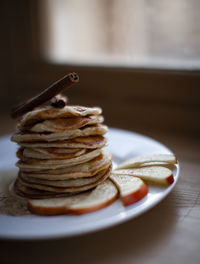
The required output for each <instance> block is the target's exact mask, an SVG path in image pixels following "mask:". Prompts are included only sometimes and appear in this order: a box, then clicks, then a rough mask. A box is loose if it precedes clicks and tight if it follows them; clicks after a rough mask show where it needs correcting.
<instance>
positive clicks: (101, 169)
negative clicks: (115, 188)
mask: <svg viewBox="0 0 200 264" xmlns="http://www.w3.org/2000/svg"><path fill="white" fill-rule="evenodd" d="M101 113H102V110H101V109H100V108H97V107H82V106H65V107H64V108H54V107H52V106H46V107H42V108H38V109H36V110H33V111H31V112H28V113H27V114H25V115H24V116H23V117H22V119H21V120H20V121H19V123H18V125H17V131H16V133H15V134H14V135H13V136H12V138H11V140H12V141H14V142H17V143H18V144H19V146H20V147H19V149H18V151H17V157H18V158H19V161H18V162H17V166H18V167H19V174H18V177H17V180H16V182H15V186H14V188H15V191H16V193H17V194H19V195H21V196H25V197H27V198H38V199H40V198H50V197H64V196H68V195H73V194H76V193H79V192H83V191H87V190H89V189H92V188H94V187H95V186H97V185H98V184H100V183H102V182H103V181H105V180H106V179H107V178H108V177H109V175H110V173H111V169H112V157H111V155H110V153H109V152H108V151H106V150H103V149H102V148H103V147H104V146H105V144H106V139H105V137H104V134H105V133H106V132H107V131H108V128H107V126H105V125H103V124H102V123H103V121H104V119H103V116H102V115H101Z"/></svg>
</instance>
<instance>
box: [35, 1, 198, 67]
mask: <svg viewBox="0 0 200 264" xmlns="http://www.w3.org/2000/svg"><path fill="white" fill-rule="evenodd" d="M40 4H41V17H42V21H43V23H42V24H43V26H42V31H41V32H42V34H41V37H42V47H43V52H44V53H45V56H46V57H47V58H48V59H49V60H51V61H53V62H56V63H72V64H87V65H88V64H90V65H91V64H95V65H108V66H115V65H117V66H133V67H147V68H169V69H171V68H172V69H173V68H175V69H177V68H178V69H199V68H200V17H199V10H200V1H198V0H190V1H188V0H169V1H158V0H152V1H149V0H84V1H82V0H56V1H54V0H45V1H41V2H40Z"/></svg>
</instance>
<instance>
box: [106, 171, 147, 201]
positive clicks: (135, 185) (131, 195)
mask: <svg viewBox="0 0 200 264" xmlns="http://www.w3.org/2000/svg"><path fill="white" fill-rule="evenodd" d="M110 179H111V180H112V181H113V182H114V183H115V184H116V186H117V188H118V189H119V192H120V199H121V201H122V203H123V204H124V205H125V206H127V205H130V204H133V203H136V202H138V201H140V200H141V199H142V198H144V197H145V196H146V195H147V193H148V188H147V186H146V184H145V183H144V182H143V181H142V180H141V179H140V178H137V177H133V176H129V175H123V174H121V175H120V174H114V173H111V175H110Z"/></svg>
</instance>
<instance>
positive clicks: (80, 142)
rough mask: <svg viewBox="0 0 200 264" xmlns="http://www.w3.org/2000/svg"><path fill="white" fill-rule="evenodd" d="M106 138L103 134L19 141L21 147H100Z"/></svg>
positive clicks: (104, 143)
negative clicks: (64, 138) (51, 140)
mask: <svg viewBox="0 0 200 264" xmlns="http://www.w3.org/2000/svg"><path fill="white" fill-rule="evenodd" d="M106 143H107V140H106V138H105V137H103V136H89V137H77V138H73V139H69V140H64V141H53V142H38V141H35V142H20V145H21V146H22V147H28V148H57V149H59V148H89V149H90V148H91V149H92V148H102V147H104V146H105V145H106Z"/></svg>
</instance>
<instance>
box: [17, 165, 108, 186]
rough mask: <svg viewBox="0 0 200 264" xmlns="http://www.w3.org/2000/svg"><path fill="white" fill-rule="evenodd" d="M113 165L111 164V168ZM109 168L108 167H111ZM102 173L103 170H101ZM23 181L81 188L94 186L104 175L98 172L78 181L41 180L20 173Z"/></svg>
mask: <svg viewBox="0 0 200 264" xmlns="http://www.w3.org/2000/svg"><path fill="white" fill-rule="evenodd" d="M110 165H111V164H109V166H110ZM109 166H108V167H109ZM108 167H104V168H103V170H104V169H106V168H108ZM101 171H102V170H101ZM19 177H20V178H21V179H22V181H25V182H27V183H30V184H31V183H33V184H41V185H45V186H53V187H65V188H66V187H81V186H86V185H88V184H93V183H95V182H98V181H99V180H100V179H101V177H102V174H101V173H100V172H98V173H97V174H95V175H94V176H92V177H83V178H77V179H69V180H62V181H59V180H54V181H53V180H51V181H50V180H41V179H38V178H33V177H30V176H26V175H24V174H23V173H20V176H19Z"/></svg>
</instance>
